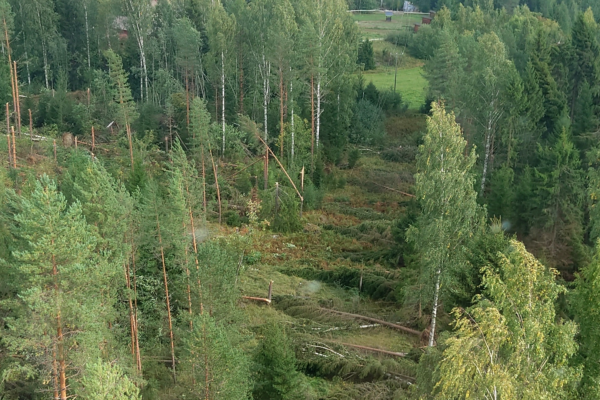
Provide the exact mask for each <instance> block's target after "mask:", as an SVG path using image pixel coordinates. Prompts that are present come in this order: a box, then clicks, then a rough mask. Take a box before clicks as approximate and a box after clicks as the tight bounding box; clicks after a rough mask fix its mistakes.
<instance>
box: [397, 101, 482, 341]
mask: <svg viewBox="0 0 600 400" xmlns="http://www.w3.org/2000/svg"><path fill="white" fill-rule="evenodd" d="M432 112H433V116H432V117H429V118H428V120H427V134H426V135H425V138H424V143H423V144H422V145H421V146H420V148H419V155H418V158H417V171H418V172H417V175H416V195H417V199H418V201H419V204H420V206H421V210H422V214H421V215H420V216H419V218H418V219H417V222H416V224H415V225H413V226H411V228H410V229H409V231H408V234H407V236H408V240H410V241H412V242H413V243H414V244H415V247H416V249H417V252H418V254H419V262H420V264H421V274H420V275H421V282H422V284H423V287H424V288H425V290H426V292H425V293H427V294H428V295H429V296H428V297H429V298H430V299H431V300H432V317H431V331H430V336H429V346H432V345H433V343H434V337H435V330H436V323H437V316H438V311H439V307H440V304H441V302H442V299H443V298H444V297H445V294H446V293H447V292H449V291H453V290H460V289H459V287H458V285H457V281H456V279H453V276H455V275H456V274H457V273H459V272H460V270H461V269H464V268H465V267H466V265H465V264H466V260H465V257H464V251H465V247H464V246H465V244H466V243H467V242H468V241H469V240H470V238H471V237H472V236H473V234H474V233H475V231H476V230H477V226H478V224H479V223H480V216H481V210H480V207H479V206H478V204H477V201H476V199H477V194H476V192H475V191H474V189H473V182H474V178H473V176H472V174H471V169H472V167H473V165H474V163H475V153H474V152H473V151H471V152H470V153H468V155H466V156H465V148H466V146H467V143H466V141H465V139H464V138H463V136H462V132H461V129H460V126H459V125H458V124H457V123H456V122H455V120H454V114H452V113H450V114H448V113H446V111H445V110H444V108H443V105H442V104H433V109H432Z"/></svg>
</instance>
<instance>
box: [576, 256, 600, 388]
mask: <svg viewBox="0 0 600 400" xmlns="http://www.w3.org/2000/svg"><path fill="white" fill-rule="evenodd" d="M598 250H599V247H598V246H596V254H595V255H594V258H593V260H592V262H591V263H590V264H589V265H588V266H586V267H585V268H584V269H583V270H582V272H581V275H580V276H579V277H578V279H577V287H576V289H575V291H574V293H573V303H574V310H575V314H576V321H577V323H578V324H579V330H580V332H579V334H580V340H579V352H578V356H577V358H576V361H577V364H578V365H582V366H583V377H582V380H581V387H580V388H579V393H580V396H581V398H583V399H597V398H598V393H600V364H599V363H598V360H597V359H596V355H597V354H598V352H599V351H600V349H599V345H600V330H599V329H598V324H597V323H596V321H598V318H599V317H600V315H599V311H600V290H599V288H598V285H600V259H599V253H598Z"/></svg>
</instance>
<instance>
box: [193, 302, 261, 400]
mask: <svg viewBox="0 0 600 400" xmlns="http://www.w3.org/2000/svg"><path fill="white" fill-rule="evenodd" d="M238 335H239V334H237V332H235V331H234V328H232V327H230V326H229V327H228V326H227V325H225V324H219V323H217V322H216V321H215V319H214V318H213V317H211V316H210V315H208V313H206V312H205V313H204V314H203V315H200V316H198V317H196V318H195V319H194V330H193V332H192V333H191V334H190V336H189V337H188V338H187V339H186V341H185V346H186V351H187V353H188V354H189V355H190V359H191V363H192V365H193V366H194V368H193V371H194V374H195V379H194V383H193V384H192V385H190V389H191V393H193V394H194V395H196V396H198V395H199V398H201V399H214V400H229V399H240V400H244V399H248V398H249V397H250V396H249V395H250V388H251V385H250V379H249V378H250V372H249V360H248V358H247V356H246V355H245V354H244V353H243V352H242V351H241V349H240V341H239V339H240V338H239V337H238Z"/></svg>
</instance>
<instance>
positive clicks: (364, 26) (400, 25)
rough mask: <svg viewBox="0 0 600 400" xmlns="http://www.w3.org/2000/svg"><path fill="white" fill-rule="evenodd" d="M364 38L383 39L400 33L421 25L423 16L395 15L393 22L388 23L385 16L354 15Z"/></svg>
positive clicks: (377, 14)
mask: <svg viewBox="0 0 600 400" xmlns="http://www.w3.org/2000/svg"><path fill="white" fill-rule="evenodd" d="M353 18H354V20H355V21H356V23H357V24H358V26H359V28H360V31H361V33H362V35H363V37H366V38H369V39H383V38H385V37H386V36H387V35H388V34H390V33H394V32H398V31H400V30H403V29H407V27H412V26H413V25H414V24H418V23H421V18H422V15H419V14H394V16H393V17H392V21H391V22H386V20H385V14H383V13H372V14H354V15H353Z"/></svg>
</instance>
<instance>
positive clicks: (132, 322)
mask: <svg viewBox="0 0 600 400" xmlns="http://www.w3.org/2000/svg"><path fill="white" fill-rule="evenodd" d="M123 267H124V269H125V284H126V287H127V301H128V303H129V325H130V328H131V329H130V331H131V355H132V356H133V362H134V363H136V364H137V355H136V351H135V320H134V313H133V300H132V299H131V278H130V276H129V261H128V262H127V264H123Z"/></svg>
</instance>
